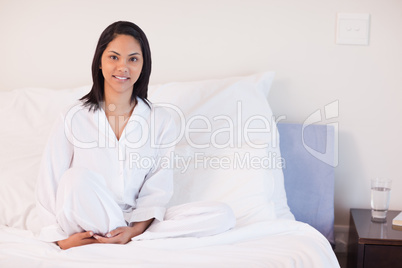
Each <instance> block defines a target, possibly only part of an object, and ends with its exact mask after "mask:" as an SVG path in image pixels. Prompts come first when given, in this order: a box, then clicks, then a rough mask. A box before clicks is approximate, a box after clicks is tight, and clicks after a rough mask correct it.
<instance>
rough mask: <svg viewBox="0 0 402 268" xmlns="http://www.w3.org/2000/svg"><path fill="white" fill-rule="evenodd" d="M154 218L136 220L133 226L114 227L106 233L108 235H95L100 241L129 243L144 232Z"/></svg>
mask: <svg viewBox="0 0 402 268" xmlns="http://www.w3.org/2000/svg"><path fill="white" fill-rule="evenodd" d="M152 221H153V219H150V220H147V221H142V222H136V223H134V225H133V226H124V227H119V228H117V229H114V230H113V231H110V232H109V233H107V234H106V237H103V236H100V235H94V237H95V239H96V240H98V242H99V243H108V244H127V243H128V242H130V241H131V238H133V237H134V236H137V235H140V234H142V233H143V232H144V231H145V230H146V229H147V228H148V226H149V225H150V224H151V223H152Z"/></svg>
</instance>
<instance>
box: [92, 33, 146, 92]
mask: <svg viewBox="0 0 402 268" xmlns="http://www.w3.org/2000/svg"><path fill="white" fill-rule="evenodd" d="M143 62H144V60H143V57H142V51H141V46H140V43H139V42H138V41H137V40H136V39H135V38H134V37H132V36H130V35H117V36H116V37H115V38H114V39H113V41H111V42H110V43H109V44H108V46H107V47H106V49H105V51H104V52H103V54H102V58H101V66H100V68H101V69H102V74H103V77H104V78H105V85H104V86H105V95H106V94H113V95H115V94H124V93H126V94H127V95H129V96H131V93H132V90H133V85H134V83H135V82H136V81H137V80H138V77H140V74H141V70H142V65H143Z"/></svg>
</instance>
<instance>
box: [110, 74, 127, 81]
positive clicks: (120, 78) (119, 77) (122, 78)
mask: <svg viewBox="0 0 402 268" xmlns="http://www.w3.org/2000/svg"><path fill="white" fill-rule="evenodd" d="M113 77H114V78H117V79H119V80H128V79H129V78H128V77H124V76H117V75H113Z"/></svg>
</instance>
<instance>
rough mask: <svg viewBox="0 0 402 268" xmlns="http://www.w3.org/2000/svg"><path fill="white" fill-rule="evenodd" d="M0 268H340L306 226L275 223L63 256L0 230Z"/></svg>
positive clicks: (28, 237) (27, 236) (25, 234)
mask: <svg viewBox="0 0 402 268" xmlns="http://www.w3.org/2000/svg"><path fill="white" fill-rule="evenodd" d="M0 267H2V268H8V267H10V268H11V267H12V268H14V267H41V268H47V267H74V268H76V267H99V268H101V267H306V268H312V267H320V268H322V267H339V264H338V262H337V259H336V257H335V255H334V253H333V251H332V248H331V246H330V244H329V243H328V241H327V239H326V238H325V237H323V236H322V235H321V234H320V233H319V232H318V231H316V230H315V229H314V228H312V227H310V226H309V225H307V224H304V223H301V222H297V221H291V220H274V221H266V222H259V223H254V224H250V225H247V226H244V227H236V228H235V229H233V230H230V231H228V232H226V233H223V234H219V235H216V236H210V237H204V238H189V237H187V238H168V239H155V240H142V241H132V242H130V243H129V244H127V245H105V244H102V245H101V244H93V245H88V246H82V247H77V248H72V249H69V250H65V251H63V250H61V249H59V248H58V246H56V245H55V244H54V243H45V242H42V241H39V240H37V239H36V238H35V236H34V235H33V233H32V232H31V231H27V230H20V229H15V228H9V227H4V226H2V227H0Z"/></svg>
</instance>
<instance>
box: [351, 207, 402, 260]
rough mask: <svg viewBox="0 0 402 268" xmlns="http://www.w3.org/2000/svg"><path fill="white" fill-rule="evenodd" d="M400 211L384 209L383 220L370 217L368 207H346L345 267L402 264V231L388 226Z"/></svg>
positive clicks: (390, 225)
mask: <svg viewBox="0 0 402 268" xmlns="http://www.w3.org/2000/svg"><path fill="white" fill-rule="evenodd" d="M399 212H400V211H392V210H390V211H388V213H387V222H385V223H376V222H372V221H371V210H370V209H351V210H350V229H349V243H348V268H352V267H353V268H355V267H358V268H361V267H364V268H371V267H375V268H380V267H381V268H382V267H384V268H385V267H401V266H402V231H398V230H394V229H392V219H393V218H394V217H395V216H396V215H398V214H399Z"/></svg>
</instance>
